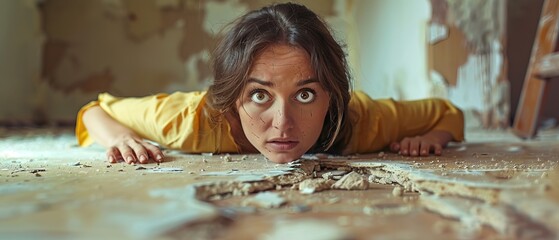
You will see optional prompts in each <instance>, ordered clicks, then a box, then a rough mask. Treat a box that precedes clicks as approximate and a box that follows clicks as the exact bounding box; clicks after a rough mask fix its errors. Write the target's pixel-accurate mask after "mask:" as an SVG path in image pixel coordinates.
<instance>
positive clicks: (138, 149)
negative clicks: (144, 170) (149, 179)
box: [130, 143, 149, 163]
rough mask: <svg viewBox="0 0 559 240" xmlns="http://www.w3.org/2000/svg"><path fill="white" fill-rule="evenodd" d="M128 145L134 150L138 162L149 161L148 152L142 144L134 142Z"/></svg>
mask: <svg viewBox="0 0 559 240" xmlns="http://www.w3.org/2000/svg"><path fill="white" fill-rule="evenodd" d="M130 147H131V148H132V150H134V155H136V160H138V161H139V162H140V163H148V161H149V158H148V152H147V150H146V148H145V147H144V146H143V145H142V144H139V143H135V144H132V146H130Z"/></svg>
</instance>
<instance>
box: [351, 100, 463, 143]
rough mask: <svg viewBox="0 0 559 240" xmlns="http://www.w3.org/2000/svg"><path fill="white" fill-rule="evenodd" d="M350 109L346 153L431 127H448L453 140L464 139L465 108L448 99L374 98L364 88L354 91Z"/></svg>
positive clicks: (423, 131) (407, 135)
mask: <svg viewBox="0 0 559 240" xmlns="http://www.w3.org/2000/svg"><path fill="white" fill-rule="evenodd" d="M349 109H350V121H351V123H352V126H353V129H352V136H351V138H350V141H349V144H348V146H347V147H346V149H345V150H344V153H345V154H352V153H368V152H374V151H378V150H381V149H383V148H385V147H386V146H388V145H389V144H390V143H392V142H395V141H400V140H401V139H403V138H404V137H413V136H417V135H423V134H425V133H427V132H429V131H431V130H444V131H447V132H449V133H450V134H451V135H452V137H453V141H457V142H460V141H463V140H464V116H463V114H462V111H461V110H460V109H458V108H457V107H455V106H454V105H452V103H450V102H449V101H447V100H443V99H435V98H432V99H424V100H415V101H394V100H392V99H384V100H373V99H371V98H370V97H369V96H367V95H366V94H365V93H363V92H355V93H354V94H353V96H352V99H351V101H350V104H349Z"/></svg>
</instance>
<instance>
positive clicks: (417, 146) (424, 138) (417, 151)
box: [390, 130, 452, 157]
mask: <svg viewBox="0 0 559 240" xmlns="http://www.w3.org/2000/svg"><path fill="white" fill-rule="evenodd" d="M450 141H452V134H450V133H449V132H447V131H444V130H431V131H429V132H427V133H426V134H424V135H421V136H416V137H405V138H404V139H402V141H400V142H393V143H392V144H390V150H392V151H393V152H398V153H400V154H401V155H404V156H414V157H415V156H429V153H433V154H435V155H437V156H440V155H441V154H442V152H443V148H444V147H446V145H447V144H448V143H449V142H450Z"/></svg>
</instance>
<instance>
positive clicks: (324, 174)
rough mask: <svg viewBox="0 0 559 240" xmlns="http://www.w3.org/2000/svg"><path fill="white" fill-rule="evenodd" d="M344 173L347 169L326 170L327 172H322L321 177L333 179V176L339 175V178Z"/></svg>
mask: <svg viewBox="0 0 559 240" xmlns="http://www.w3.org/2000/svg"><path fill="white" fill-rule="evenodd" d="M346 173H348V171H340V170H334V171H328V172H326V173H323V174H322V178H324V179H334V178H335V177H340V178H341V177H342V176H343V175H345V174H346ZM340 178H338V179H340Z"/></svg>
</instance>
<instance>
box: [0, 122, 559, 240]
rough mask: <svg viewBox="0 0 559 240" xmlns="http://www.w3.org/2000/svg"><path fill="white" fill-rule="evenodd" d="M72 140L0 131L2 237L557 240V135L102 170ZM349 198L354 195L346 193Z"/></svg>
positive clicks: (100, 158) (491, 135)
mask: <svg viewBox="0 0 559 240" xmlns="http://www.w3.org/2000/svg"><path fill="white" fill-rule="evenodd" d="M71 133H72V132H71V130H69V129H20V130H9V129H0V196H1V197H0V239H77V238H80V239H83V238H86V239H88V238H95V239H99V238H109V239H143V238H145V239H457V238H459V239H484V238H485V239H535V238H537V239H557V238H559V170H556V169H557V164H558V163H559V130H556V129H553V130H549V131H546V132H542V133H541V135H540V137H539V138H538V139H536V140H532V141H522V140H520V139H517V138H516V137H514V136H513V135H512V134H510V133H509V132H506V131H470V132H468V133H467V139H468V142H466V143H462V144H455V145H452V146H450V147H449V148H447V149H446V150H445V151H444V155H443V156H441V157H434V156H433V157H422V158H408V157H401V156H398V155H395V154H389V153H376V154H370V155H358V156H350V157H336V156H322V155H319V156H314V155H313V156H305V159H302V160H300V161H298V162H296V163H294V164H284V165H279V164H274V163H271V162H268V161H266V159H264V158H263V157H262V156H260V155H230V156H225V155H188V154H183V153H180V152H175V151H168V152H167V155H168V158H167V161H166V162H165V163H163V164H161V165H157V164H147V165H135V166H133V165H127V164H124V163H119V164H112V165H111V164H108V163H107V162H105V161H104V151H103V149H101V148H100V147H90V148H79V147H77V146H76V145H75V140H74V138H73V136H72V134H71ZM347 189H354V190H347Z"/></svg>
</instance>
